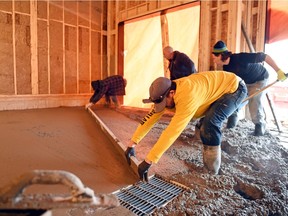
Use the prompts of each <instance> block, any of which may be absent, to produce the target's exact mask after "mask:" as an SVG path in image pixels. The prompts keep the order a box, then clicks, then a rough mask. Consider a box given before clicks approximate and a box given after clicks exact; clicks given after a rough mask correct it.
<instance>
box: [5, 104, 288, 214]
mask: <svg viewBox="0 0 288 216" xmlns="http://www.w3.org/2000/svg"><path fill="white" fill-rule="evenodd" d="M56 110H57V112H55V111H53V112H52V113H53V114H52V115H50V114H48V113H49V112H47V113H46V112H45V113H46V114H45V113H42V114H41V112H40V115H37V118H36V119H35V120H34V121H33V122H32V125H33V127H31V125H30V127H28V128H26V129H25V130H22V129H21V127H20V128H19V127H18V125H17V124H18V123H19V124H24V122H22V123H21V121H22V120H21V121H20V122H18V121H19V120H18V119H17V118H10V120H9V121H8V122H7V121H6V123H4V126H3V124H2V120H1V125H0V130H2V129H4V128H5V129H7V128H10V130H14V133H12V135H15V131H17V133H18V132H19V133H20V135H21V136H22V137H25V136H27V133H29V134H30V135H32V134H33V136H32V137H33V139H30V141H31V140H34V139H36V138H37V139H36V140H46V141H45V142H44V143H45V144H44V145H43V146H46V148H44V149H43V147H42V145H41V146H40V147H39V148H40V149H41V150H38V149H37V147H38V146H37V144H36V143H35V142H34V147H33V145H32V149H33V151H35V152H42V154H43V151H46V152H50V154H52V156H51V157H49V158H47V159H46V160H47V161H46V163H47V164H49V163H48V161H50V160H57V161H58V163H60V161H61V160H62V161H63V160H65V159H67V156H62V154H64V153H67V152H68V153H69V155H70V156H69V157H68V158H69V159H70V158H71V161H70V160H69V162H68V161H65V162H66V163H67V164H68V165H64V164H58V163H55V162H54V161H53V162H50V163H52V164H54V166H55V167H56V168H59V167H63V168H66V169H68V171H73V172H74V173H75V172H76V173H75V174H76V175H78V176H79V177H80V178H81V179H82V180H83V181H84V183H85V184H86V185H87V186H89V187H91V188H93V189H94V190H95V191H96V192H97V190H99V191H102V192H105V191H108V192H109V191H110V192H111V191H115V189H116V188H118V189H119V188H121V187H123V186H124V185H125V184H127V183H128V184H133V183H135V182H136V181H138V178H137V177H135V175H133V174H131V172H132V170H131V168H130V167H129V166H128V165H127V164H126V161H125V159H123V152H121V149H120V150H119V149H117V150H116V148H115V147H111V146H110V145H109V146H106V145H105V146H104V147H103V145H101V144H100V145H97V147H96V146H95V140H97V144H99V143H105V142H109V140H108V138H107V136H106V138H105V136H104V137H102V139H103V141H102V140H98V136H99V134H98V133H100V134H101V132H99V131H100V128H99V127H98V126H97V124H95V120H94V119H93V117H92V118H91V115H90V114H89V113H88V112H85V111H84V112H83V108H79V109H78V108H73V109H70V108H69V109H66V108H60V109H56ZM92 111H93V112H94V113H96V114H97V116H98V117H99V118H100V119H101V121H103V123H104V124H105V125H107V126H108V128H109V130H111V132H112V133H113V134H114V135H115V136H116V137H117V139H119V140H120V141H121V143H122V144H123V146H124V148H125V147H126V145H127V144H128V143H129V140H130V138H131V136H132V134H133V132H134V130H135V129H136V127H137V126H138V123H139V122H140V120H141V119H142V118H143V117H144V116H145V115H146V113H147V110H141V109H140V110H137V109H129V108H120V109H117V110H115V109H107V108H102V107H92ZM17 112H18V111H17ZM25 112H27V111H24V113H23V114H25ZM31 112H32V113H33V112H35V111H31ZM66 112H68V113H69V112H71V113H74V114H72V116H73V115H75V116H78V117H77V118H76V119H77V120H75V119H74V120H73V121H72V120H71V119H70V118H71V116H70V117H66V118H64V119H62V120H60V119H61V118H62V117H61V116H62V115H65V113H66ZM12 113H13V112H12ZM36 113H37V111H36ZM0 114H1V113H0ZM8 114H9V112H8ZM42 115H44V116H46V115H48V117H47V120H46V121H49V120H50V121H51V119H55V116H57V122H58V123H57V124H56V125H53V126H52V128H53V129H52V128H49V127H46V126H45V123H44V124H38V122H37V121H36V120H37V119H38V118H39V119H41V116H42ZM49 115H50V116H49ZM89 115H90V116H89ZM0 117H2V116H1V115H0ZM53 117H54V118H53ZM171 117H172V114H169V113H168V114H167V115H165V116H164V117H163V118H162V119H161V121H160V122H158V123H157V124H156V125H155V126H154V128H153V129H152V130H151V131H150V132H149V134H148V135H147V136H146V137H145V138H144V139H143V140H142V142H141V143H140V144H138V145H137V147H136V154H137V158H138V160H139V161H142V160H143V159H144V158H145V156H146V154H147V153H148V152H149V150H150V149H151V147H152V146H153V145H154V143H155V142H156V140H157V139H158V137H159V136H160V134H161V132H162V131H163V129H165V128H166V127H167V125H168V123H169V120H170V119H171ZM18 118H20V119H21V115H18ZM45 118H46V117H45ZM48 119H49V120H48ZM83 119H84V120H83ZM63 120H64V121H68V128H70V131H71V133H70V132H69V133H68V132H67V131H68V130H67V131H66V132H65V131H64V129H63V128H65V127H66V126H67V124H64V123H62V121H63ZM26 121H29V118H26ZM75 121H76V122H75ZM82 121H83V122H85V123H83V122H82ZM66 123H67V122H66ZM10 124H11V126H9V125H10ZM35 125H36V126H35ZM48 125H50V124H48ZM65 125H66V126H65ZM70 125H72V126H70ZM194 125H195V122H190V123H189V125H188V126H187V128H186V129H185V130H184V131H183V133H182V134H181V136H180V137H179V138H178V139H177V140H176V142H175V143H174V144H173V145H172V146H171V147H170V148H169V149H168V150H167V152H166V153H165V154H164V155H163V156H162V158H161V159H160V161H159V162H158V164H157V165H153V166H152V167H151V169H150V172H149V175H152V174H154V173H157V174H159V175H161V176H164V177H165V178H167V179H169V180H173V181H176V182H179V183H181V184H182V185H185V186H186V187H188V188H190V189H191V190H190V191H188V192H187V193H184V194H183V195H181V196H180V197H178V198H177V199H174V200H173V201H172V202H170V203H169V204H168V205H166V206H165V207H163V208H160V209H158V210H156V211H155V213H153V215H157V216H158V215H287V214H288V208H287V200H288V197H287V195H288V192H287V182H288V169H287V165H288V163H287V156H288V150H287V148H285V147H284V146H283V145H281V142H282V141H281V139H279V137H277V136H276V135H274V133H273V134H272V133H270V131H269V125H268V130H267V133H266V134H265V136H263V137H254V136H253V135H252V132H253V124H252V123H251V122H249V121H248V120H241V121H240V122H239V124H238V125H237V127H236V128H233V129H225V127H224V128H223V142H222V165H221V170H220V174H219V175H217V176H213V175H210V174H207V173H205V172H204V171H203V161H202V153H201V151H202V144H201V142H199V141H197V140H194V139H193V133H194V131H193V130H194ZM34 126H35V127H34ZM224 126H225V125H224ZM6 127H7V128H6ZM22 127H23V126H22ZM15 128H18V129H17V130H15ZM24 128H25V127H24ZM55 128H56V129H55ZM88 128H89V129H88ZM27 129H28V130H27ZM102 129H103V128H101V130H102ZM79 131H80V134H82V135H80V137H82V138H81V139H79V140H78V141H77V139H78V138H77V137H78V136H76V135H75V134H77V133H79ZM91 131H92V133H91ZM96 131H98V132H96ZM35 132H36V133H35ZM87 133H88V136H87ZM62 134H63V136H65V139H64V140H65V144H62V143H59V142H58V138H59V137H60V136H61V137H62ZM83 134H86V135H85V136H84V135H83ZM10 135H11V133H10ZM86 136H87V137H88V138H87V137H86ZM51 137H52V138H53V139H52V140H53V142H51V141H49V142H48V141H47V140H49V139H51ZM85 137H86V138H85ZM13 139H15V141H17V142H21V143H22V144H23V143H24V146H25V145H26V144H25V143H27V140H25V138H24V141H25V142H22V140H23V139H21V138H18V139H17V138H14V137H13ZM13 139H12V140H13ZM83 139H84V140H86V141H83ZM6 140H9V139H8V137H7V136H6ZM74 140H75V142H74ZM104 140H105V142H104ZM107 140H108V141H107ZM15 141H14V142H15ZM67 141H69V143H70V145H69V144H67V143H66V142H67ZM90 142H91V145H88V146H86V145H85V143H90ZM9 143H10V144H11V142H9ZM52 143H57V145H56V146H57V148H52V147H51V145H52ZM79 143H80V144H81V145H80V146H82V147H79ZM13 145H15V144H13ZM17 145H20V146H21V144H19V143H17ZM17 145H16V146H17ZM62 145H64V147H63V148H61V146H62ZM7 146H9V144H7ZM26 146H27V145H26ZM72 146H73V148H75V149H76V150H75V151H73V150H71V149H73V148H71V147H72ZM83 146H85V147H84V148H83ZM28 147H29V148H30V147H31V146H28ZM35 147H36V148H35ZM48 147H50V148H48ZM54 147H55V146H54ZM58 147H59V148H58ZM5 148H8V147H5ZM8 149H10V147H9V148H8ZM20 149H21V148H20ZM35 149H36V150H35ZM51 149H52V150H53V149H54V150H53V151H52V150H51ZM30 150H31V149H30ZM48 150H49V151H48ZM23 151H24V153H26V154H32V155H33V157H34V159H35V158H36V159H37V160H39V161H41V159H42V157H44V159H45V157H47V156H46V154H43V155H42V157H38V156H37V155H36V156H35V155H34V153H33V151H29V150H26V149H25V148H24V149H23V148H22V150H21V151H20V150H19V151H17V150H15V151H14V149H13V148H11V149H10V150H9V151H7V150H6V153H5V152H4V153H1V158H2V155H3V156H4V158H6V159H5V160H6V161H7V162H11V161H12V160H15V158H19V157H20V158H22V157H23V158H28V159H27V160H28V161H25V162H24V164H26V166H24V167H26V168H25V169H27V167H28V169H29V168H34V167H39V166H36V165H35V164H36V161H37V160H34V159H31V157H24V156H22V154H21V152H23ZM9 152H13V154H11V153H10V156H9ZM99 152H101V153H99ZM7 153H8V154H7ZM15 153H16V154H15ZM60 153H61V154H60ZM101 154H102V155H101ZM11 155H12V156H11ZM14 156H16V157H14ZM82 156H83V157H82ZM85 156H86V157H85ZM74 157H75V160H74ZM12 158H14V159H12ZM23 158H22V160H23ZM59 159H61V160H60V161H59ZM98 159H99V160H98ZM82 160H84V161H85V162H83V163H81V162H80V161H82ZM16 161H17V160H16ZM29 161H30V162H29ZM77 161H78V162H77ZM103 161H106V162H109V165H113V167H112V168H111V171H110V168H109V171H107V169H108V168H107V169H106V168H105V164H107V163H104V164H102V162H103ZM110 161H111V162H110ZM42 162H43V161H42ZM114 162H115V163H114ZM37 163H38V162H37ZM71 163H72V164H74V166H75V169H73V167H72V166H71ZM97 163H99V164H97ZM24 164H21V163H20V162H18V164H16V165H15V166H19V167H21V166H22V165H24ZM44 164H45V163H44ZM9 166H10V168H6V167H5V166H4V165H1V167H0V168H1V170H2V169H3V170H5V172H7V175H8V174H9V173H10V174H9V175H10V177H11V176H13V173H15V172H13V171H11V170H10V169H11V165H9ZM114 166H116V167H114ZM22 167H23V166H22ZM83 167H84V168H83ZM108 167H111V166H108ZM89 168H90V169H89ZM49 169H51V166H49ZM83 169H84V170H85V171H86V172H85V171H83ZM104 170H105V171H104ZM117 170H119V172H117ZM87 171H88V172H87ZM18 172H19V169H18ZM89 172H93V173H94V172H95V173H97V172H100V173H103V180H102V181H97V179H96V177H98V176H99V175H100V174H99V175H97V176H95V175H93V174H92V173H89ZM112 172H117V174H116V176H117V177H115V176H114V175H113V174H114V173H112ZM127 172H128V173H130V175H129V176H128V175H127ZM90 175H91V176H90ZM106 175H107V179H106V178H105V177H106ZM126 175H127V179H125V178H126ZM86 178H88V179H86ZM5 179H6V178H3V177H1V178H0V183H1V184H2V182H1V181H4V180H5ZM95 179H96V180H95ZM106 180H107V181H109V183H107V182H106ZM104 181H105V182H104ZM95 182H97V184H95ZM94 184H95V185H94ZM102 184H103V188H102V189H101V187H102V186H101V187H100V188H99V187H97V186H100V185H102ZM58 215H71V216H78V215H79V216H80V215H131V213H130V212H129V211H127V210H126V209H124V208H122V207H119V208H116V209H115V208H114V209H109V210H100V211H99V210H97V211H94V210H93V209H69V210H65V211H63V212H62V213H59V214H58Z"/></svg>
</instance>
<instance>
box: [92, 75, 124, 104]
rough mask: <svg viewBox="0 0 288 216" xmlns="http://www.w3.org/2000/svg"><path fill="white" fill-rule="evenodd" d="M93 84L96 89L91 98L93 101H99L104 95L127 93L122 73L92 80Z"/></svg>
mask: <svg viewBox="0 0 288 216" xmlns="http://www.w3.org/2000/svg"><path fill="white" fill-rule="evenodd" d="M91 85H92V87H93V89H94V94H93V95H92V97H91V98H90V102H92V103H97V102H98V101H99V100H100V99H101V98H102V97H103V96H104V95H106V96H115V95H125V82H124V78H123V77H122V76H120V75H114V76H110V77H107V78H106V79H104V80H97V81H92V82H91Z"/></svg>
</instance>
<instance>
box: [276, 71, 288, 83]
mask: <svg viewBox="0 0 288 216" xmlns="http://www.w3.org/2000/svg"><path fill="white" fill-rule="evenodd" d="M287 76H288V74H285V73H284V71H282V70H281V69H280V70H278V71H277V78H278V80H280V81H284V80H286V79H287Z"/></svg>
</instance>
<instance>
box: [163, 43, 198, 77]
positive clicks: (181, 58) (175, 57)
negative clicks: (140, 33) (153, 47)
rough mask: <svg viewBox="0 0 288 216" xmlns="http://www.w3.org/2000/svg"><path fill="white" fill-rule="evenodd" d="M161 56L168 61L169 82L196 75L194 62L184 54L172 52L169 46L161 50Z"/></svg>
mask: <svg viewBox="0 0 288 216" xmlns="http://www.w3.org/2000/svg"><path fill="white" fill-rule="evenodd" d="M163 55H164V58H166V59H167V60H168V61H169V65H168V68H169V70H170V79H171V80H175V79H179V78H182V77H184V76H189V75H191V74H193V73H196V69H195V64H194V62H193V61H192V60H191V59H190V58H189V57H188V56H187V55H186V54H185V53H181V52H179V51H174V50H173V48H172V47H171V46H166V47H165V48H164V49H163Z"/></svg>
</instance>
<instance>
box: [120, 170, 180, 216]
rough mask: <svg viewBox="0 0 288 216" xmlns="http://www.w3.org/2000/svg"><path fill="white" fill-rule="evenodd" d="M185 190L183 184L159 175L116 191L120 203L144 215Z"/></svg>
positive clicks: (135, 212)
mask: <svg viewBox="0 0 288 216" xmlns="http://www.w3.org/2000/svg"><path fill="white" fill-rule="evenodd" d="M184 190H185V188H184V186H183V187H181V186H180V185H176V183H172V182H169V181H166V180H164V179H163V178H162V177H160V176H156V175H154V176H152V177H150V178H149V182H142V181H141V182H139V183H137V184H135V185H131V186H128V187H126V188H123V189H121V190H120V191H116V192H115V195H116V196H117V197H118V199H119V201H120V205H122V206H123V207H125V208H127V209H129V210H130V211H132V212H133V213H134V214H136V215H139V216H144V215H148V214H151V213H152V212H153V211H154V210H155V209H156V208H159V207H161V206H164V205H166V204H167V203H168V202H170V201H171V200H172V199H173V198H175V197H176V196H178V195H179V194H180V193H181V192H183V191H184Z"/></svg>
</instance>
